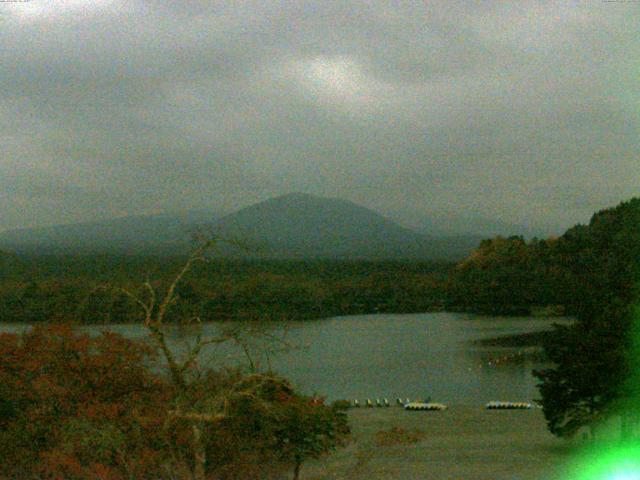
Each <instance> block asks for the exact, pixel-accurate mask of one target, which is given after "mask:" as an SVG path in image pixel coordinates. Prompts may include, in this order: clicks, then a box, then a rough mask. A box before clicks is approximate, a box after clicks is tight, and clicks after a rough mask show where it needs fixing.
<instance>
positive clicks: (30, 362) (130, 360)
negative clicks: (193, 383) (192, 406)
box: [0, 325, 170, 480]
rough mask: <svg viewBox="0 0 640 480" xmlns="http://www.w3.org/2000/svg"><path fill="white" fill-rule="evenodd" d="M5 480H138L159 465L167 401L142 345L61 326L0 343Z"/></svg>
mask: <svg viewBox="0 0 640 480" xmlns="http://www.w3.org/2000/svg"><path fill="white" fill-rule="evenodd" d="M0 358H1V362H0V409H1V415H0V449H1V450H2V452H3V453H2V455H3V461H2V463H1V466H0V471H1V472H2V474H3V475H4V476H5V477H7V478H51V479H58V478H59V479H62V478H64V479H84V478H103V479H114V480H115V479H120V478H144V477H148V476H153V475H154V474H156V473H159V472H156V471H155V470H156V469H157V468H158V466H159V465H161V463H162V462H161V461H160V459H161V458H162V449H163V439H162V438H161V437H162V436H161V431H162V422H163V417H164V416H165V412H166V408H167V405H168V402H167V400H168V399H169V396H170V391H169V389H168V388H167V385H166V384H165V383H164V382H163V381H162V380H161V379H160V378H158V377H157V376H154V375H152V374H151V373H150V371H149V369H148V368H147V363H148V362H149V361H150V360H151V359H152V358H153V352H152V351H151V350H150V349H149V348H148V347H147V346H145V345H144V344H141V343H135V342H132V341H129V340H126V339H125V338H123V337H121V336H119V335H116V334H113V333H103V334H102V335H100V336H97V337H90V336H88V335H85V334H76V333H74V332H73V330H72V329H71V327H69V326H66V325H49V326H38V327H35V328H34V329H33V330H31V331H30V332H28V333H25V334H23V335H14V334H2V335H0Z"/></svg>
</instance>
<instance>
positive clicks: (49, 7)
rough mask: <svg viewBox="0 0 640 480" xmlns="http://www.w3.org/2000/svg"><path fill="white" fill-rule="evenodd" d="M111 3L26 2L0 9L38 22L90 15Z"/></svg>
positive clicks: (103, 0) (87, 0)
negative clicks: (68, 16)
mask: <svg viewBox="0 0 640 480" xmlns="http://www.w3.org/2000/svg"><path fill="white" fill-rule="evenodd" d="M113 3H114V0H28V1H17V2H6V3H2V4H1V7H2V8H3V9H4V8H5V7H6V8H7V9H8V11H9V13H11V14H13V16H14V17H15V18H17V19H19V20H23V21H39V20H49V19H57V18H61V17H64V16H67V15H73V16H77V15H90V14H94V13H97V12H98V11H100V10H101V9H102V8H104V7H107V6H110V5H112V4H113Z"/></svg>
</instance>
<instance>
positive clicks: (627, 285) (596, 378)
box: [534, 199, 640, 436]
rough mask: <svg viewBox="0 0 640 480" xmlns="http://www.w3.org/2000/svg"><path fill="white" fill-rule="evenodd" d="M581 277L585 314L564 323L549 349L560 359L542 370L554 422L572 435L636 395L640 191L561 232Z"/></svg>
mask: <svg viewBox="0 0 640 480" xmlns="http://www.w3.org/2000/svg"><path fill="white" fill-rule="evenodd" d="M558 252H559V254H560V255H561V258H562V261H563V266H564V267H565V268H567V269H568V270H569V271H570V272H571V273H572V275H573V276H574V278H576V279H577V281H576V285H577V287H578V288H577V290H576V292H575V298H576V306H577V308H576V314H577V321H576V323H575V324H574V325H572V326H569V327H560V326H557V327H556V329H555V332H554V334H553V335H550V336H548V337H547V340H546V342H545V351H546V353H547V355H548V357H549V358H550V360H552V361H553V362H554V363H555V364H556V367H555V368H549V369H545V370H542V371H538V372H534V374H535V376H536V377H537V378H538V379H540V381H541V383H540V386H539V388H540V393H541V396H542V400H541V404H542V406H543V409H544V413H545V417H546V419H547V423H548V425H549V429H550V430H551V431H552V432H553V433H555V434H557V435H560V436H571V435H573V434H574V433H575V432H576V431H577V430H578V429H579V428H580V427H581V426H584V425H590V424H592V423H593V422H595V421H597V420H599V419H602V418H605V417H607V416H609V415H611V414H613V412H614V411H615V409H616V407H617V406H619V405H620V404H621V403H624V402H625V401H626V400H628V399H629V398H630V397H631V396H632V395H633V390H634V389H636V387H637V385H634V384H633V382H631V383H630V380H631V379H634V378H636V377H637V374H636V373H634V366H636V367H637V366H638V365H637V361H636V359H635V358H634V349H633V347H634V345H633V341H634V340H633V339H634V333H635V329H634V320H635V319H634V310H635V307H636V306H637V305H638V302H639V300H640V285H639V281H640V199H633V200H631V201H629V202H624V203H622V204H620V205H618V206H617V207H615V208H613V209H608V210H603V211H601V212H598V213H597V214H595V215H594V216H593V218H592V219H591V222H590V224H589V225H588V226H587V227H574V228H573V229H571V230H569V231H567V233H566V234H565V235H564V236H563V237H562V238H560V239H559V240H558Z"/></svg>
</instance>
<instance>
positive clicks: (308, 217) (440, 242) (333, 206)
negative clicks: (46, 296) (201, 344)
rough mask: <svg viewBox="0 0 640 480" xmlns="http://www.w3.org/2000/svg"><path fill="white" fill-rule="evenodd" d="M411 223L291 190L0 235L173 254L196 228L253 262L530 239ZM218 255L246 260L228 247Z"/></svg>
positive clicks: (430, 251)
mask: <svg viewBox="0 0 640 480" xmlns="http://www.w3.org/2000/svg"><path fill="white" fill-rule="evenodd" d="M407 218H411V217H410V216H409V215H405V220H404V222H402V224H404V225H407V224H408V223H409V222H407ZM412 226H413V227H414V228H406V227H405V226H402V225H401V224H400V223H399V222H396V221H394V220H392V219H389V218H386V217H384V216H382V215H380V214H378V213H376V212H374V211H373V210H371V209H368V208H365V207H363V206H360V205H357V204H355V203H353V202H351V201H347V200H341V199H337V198H325V197H319V196H314V195H308V194H303V193H292V194H287V195H282V196H279V197H275V198H271V199H268V200H266V201H263V202H259V203H256V204H254V205H251V206H249V207H245V208H242V209H240V210H238V211H236V212H234V213H230V214H228V215H223V214H221V213H220V212H214V211H207V210H197V211H187V212H181V213H172V214H169V213H167V214H160V215H148V216H129V217H122V218H115V219H111V220H106V221H97V222H90V223H82V224H72V225H57V226H52V227H41V228H31V229H17V230H10V231H5V232H1V233H0V247H2V248H5V249H8V250H13V251H16V252H25V253H26V252H28V253H93V252H104V253H129V254H145V253H146V254H175V253H181V252H185V251H186V250H187V249H188V248H189V246H190V245H191V243H190V232H192V231H194V230H195V229H198V228H200V229H205V230H208V231H209V232H214V233H215V234H217V235H220V236H222V237H227V238H233V239H238V240H241V241H244V242H247V244H248V246H249V250H250V253H249V255H250V256H257V257H266V258H371V259H373V258H376V259H384V258H389V259H394V258H395V259H397V258H410V259H416V258H425V259H439V258H442V259H455V258H460V257H463V256H464V255H466V254H467V253H469V252H470V251H471V249H473V248H474V247H476V246H477V244H478V242H479V241H480V240H481V239H482V238H485V237H489V236H495V235H515V234H523V235H524V236H533V235H532V232H531V231H529V230H527V229H526V228H524V227H519V226H515V225H509V224H506V223H502V222H499V221H492V220H488V219H483V218H472V219H461V218H449V217H444V216H440V217H433V218H424V217H423V218H418V217H416V218H413V224H412ZM462 233H464V234H462ZM222 253H224V254H225V255H234V256H236V255H243V256H244V255H246V254H245V253H240V251H239V250H237V249H233V248H228V247H223V248H222Z"/></svg>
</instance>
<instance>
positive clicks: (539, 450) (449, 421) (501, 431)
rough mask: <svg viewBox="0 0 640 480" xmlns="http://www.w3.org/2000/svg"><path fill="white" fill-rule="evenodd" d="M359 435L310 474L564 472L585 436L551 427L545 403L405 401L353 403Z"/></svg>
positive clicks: (539, 479)
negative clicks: (437, 408)
mask: <svg viewBox="0 0 640 480" xmlns="http://www.w3.org/2000/svg"><path fill="white" fill-rule="evenodd" d="M349 419H350V422H351V425H352V428H353V441H352V443H351V444H350V445H349V446H348V447H347V448H346V449H343V450H340V451H338V452H336V453H334V454H333V455H332V456H330V457H328V458H326V459H323V460H320V461H316V462H315V463H310V464H308V465H305V466H304V467H303V471H302V473H303V475H302V478H304V479H308V480H312V479H313V480H329V479H353V480H358V479H363V480H365V479H366V480H378V479H379V480H383V479H402V480H412V479H416V480H417V479H421V480H425V479H433V480H448V479H473V480H555V479H558V480H560V479H563V478H564V477H563V476H562V471H563V468H564V467H563V465H564V463H565V462H566V461H567V460H568V459H569V458H570V457H571V454H572V453H573V452H574V451H575V450H576V448H577V446H578V445H579V442H578V441H577V440H576V441H572V442H567V441H562V440H559V439H557V438H555V437H553V436H552V435H551V434H550V433H549V432H548V431H547V430H546V428H545V423H544V419H543V416H542V413H541V411H540V410H539V409H532V410H511V411H510V410H503V411H488V410H484V409H483V408H482V405H475V406H451V407H450V408H449V410H446V411H444V412H408V411H405V410H403V409H401V408H397V407H390V408H373V409H352V410H350V411H349Z"/></svg>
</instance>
